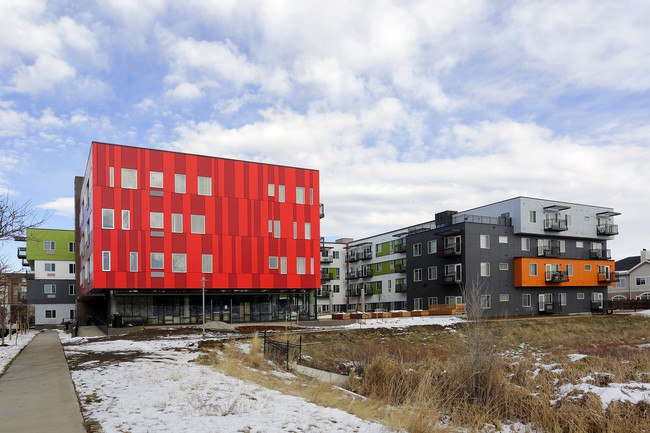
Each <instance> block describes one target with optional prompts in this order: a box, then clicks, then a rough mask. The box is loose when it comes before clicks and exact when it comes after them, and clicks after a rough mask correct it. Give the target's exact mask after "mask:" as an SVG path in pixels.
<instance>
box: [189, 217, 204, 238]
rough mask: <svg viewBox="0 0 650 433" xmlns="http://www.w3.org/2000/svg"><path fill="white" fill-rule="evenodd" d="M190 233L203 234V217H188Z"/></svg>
mask: <svg viewBox="0 0 650 433" xmlns="http://www.w3.org/2000/svg"><path fill="white" fill-rule="evenodd" d="M190 219H191V221H190V223H191V227H190V233H193V234H197V235H204V234H205V215H191V216H190Z"/></svg>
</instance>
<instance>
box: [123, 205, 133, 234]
mask: <svg viewBox="0 0 650 433" xmlns="http://www.w3.org/2000/svg"><path fill="white" fill-rule="evenodd" d="M130 229H131V211H129V210H126V209H123V210H122V230H130Z"/></svg>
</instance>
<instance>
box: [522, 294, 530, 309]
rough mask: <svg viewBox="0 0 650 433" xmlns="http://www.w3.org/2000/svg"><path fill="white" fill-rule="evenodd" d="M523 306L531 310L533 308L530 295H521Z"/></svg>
mask: <svg viewBox="0 0 650 433" xmlns="http://www.w3.org/2000/svg"><path fill="white" fill-rule="evenodd" d="M521 306H522V307H526V308H529V307H530V306H531V299H530V294H529V293H524V294H523V295H521Z"/></svg>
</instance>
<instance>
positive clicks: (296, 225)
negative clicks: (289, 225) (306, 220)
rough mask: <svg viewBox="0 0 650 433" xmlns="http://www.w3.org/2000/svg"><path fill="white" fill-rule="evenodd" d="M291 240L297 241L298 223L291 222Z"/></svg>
mask: <svg viewBox="0 0 650 433" xmlns="http://www.w3.org/2000/svg"><path fill="white" fill-rule="evenodd" d="M293 238H294V239H298V223H297V222H295V221H294V222H293Z"/></svg>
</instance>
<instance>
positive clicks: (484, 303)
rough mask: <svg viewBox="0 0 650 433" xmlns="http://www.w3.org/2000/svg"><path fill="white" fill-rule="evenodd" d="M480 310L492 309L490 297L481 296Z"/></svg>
mask: <svg viewBox="0 0 650 433" xmlns="http://www.w3.org/2000/svg"><path fill="white" fill-rule="evenodd" d="M481 308H483V309H484V310H486V309H488V308H492V297H491V296H490V295H481Z"/></svg>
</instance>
